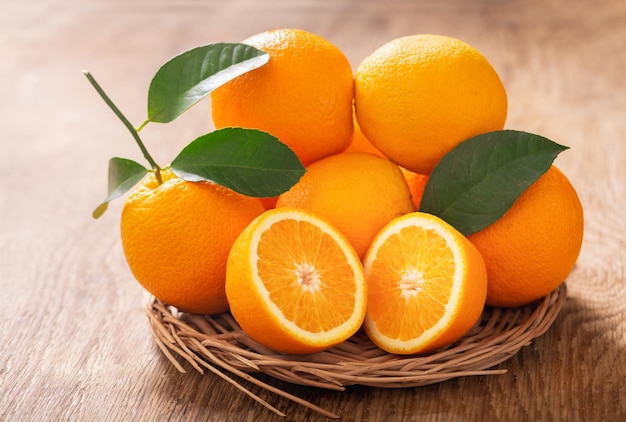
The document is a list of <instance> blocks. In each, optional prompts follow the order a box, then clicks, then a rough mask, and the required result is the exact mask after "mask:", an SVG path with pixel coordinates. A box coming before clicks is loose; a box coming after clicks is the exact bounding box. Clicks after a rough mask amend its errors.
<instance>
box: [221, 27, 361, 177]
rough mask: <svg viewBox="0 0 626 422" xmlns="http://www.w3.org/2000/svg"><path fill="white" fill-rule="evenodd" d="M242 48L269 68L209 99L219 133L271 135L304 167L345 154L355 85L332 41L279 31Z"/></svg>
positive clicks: (262, 35) (246, 76)
mask: <svg viewBox="0 0 626 422" xmlns="http://www.w3.org/2000/svg"><path fill="white" fill-rule="evenodd" d="M243 43H245V44H248V45H252V46H254V47H256V48H258V49H260V50H263V51H266V52H267V53H269V55H270V60H269V62H268V63H267V64H266V65H264V66H262V67H260V68H258V69H255V70H253V71H250V72H248V73H246V74H244V75H241V76H239V77H237V78H236V79H234V80H232V81H230V82H228V83H226V84H225V85H223V86H221V87H219V88H217V89H216V90H215V91H213V93H212V94H211V101H212V112H213V122H214V124H215V127H216V128H218V129H219V128H223V127H226V126H240V127H247V128H255V129H260V130H263V131H266V132H269V133H271V134H272V135H274V136H276V137H277V138H278V139H280V140H281V141H282V142H284V143H285V144H287V145H288V146H289V147H291V149H292V150H293V151H294V152H295V153H296V154H297V155H298V157H299V158H300V160H301V161H302V163H303V164H304V165H307V164H309V163H311V162H313V161H315V160H318V159H320V158H322V157H325V156H328V155H332V154H336V153H339V152H341V151H343V150H344V149H345V148H346V147H347V146H348V144H349V143H350V139H351V137H352V129H353V127H352V103H353V99H354V79H353V74H352V67H351V65H350V62H349V61H348V59H347V58H346V56H345V55H344V54H343V52H342V51H341V50H340V49H339V48H338V47H336V46H335V45H334V44H332V43H331V42H329V41H328V40H326V39H324V38H322V37H320V36H318V35H315V34H312V33H310V32H307V31H303V30H300V29H290V28H285V29H276V30H271V31H266V32H262V33H260V34H257V35H254V36H252V37H250V38H248V39H246V40H244V41H243Z"/></svg>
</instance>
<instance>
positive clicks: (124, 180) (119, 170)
mask: <svg viewBox="0 0 626 422" xmlns="http://www.w3.org/2000/svg"><path fill="white" fill-rule="evenodd" d="M147 172H148V170H147V169H146V168H145V167H144V166H142V165H141V164H139V163H137V162H136V161H133V160H129V159H127V158H119V157H113V158H111V159H110V160H109V196H107V197H106V199H105V200H104V201H102V203H101V204H100V205H98V207H97V208H96V209H95V210H94V211H93V213H92V216H93V218H98V217H100V216H101V215H102V214H104V212H105V211H106V210H107V207H108V205H109V202H110V201H112V200H113V199H115V198H117V197H119V196H122V195H123V194H125V193H126V192H128V191H129V190H130V189H131V188H132V187H133V186H135V185H136V184H137V183H139V181H140V180H141V179H143V177H144V176H145V175H146V173H147Z"/></svg>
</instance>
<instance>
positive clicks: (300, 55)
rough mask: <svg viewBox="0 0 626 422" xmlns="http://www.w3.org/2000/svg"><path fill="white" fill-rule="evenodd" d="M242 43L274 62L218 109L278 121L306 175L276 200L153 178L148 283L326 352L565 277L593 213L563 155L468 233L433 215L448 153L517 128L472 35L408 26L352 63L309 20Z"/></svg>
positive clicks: (138, 265)
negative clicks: (424, 202) (432, 181)
mask: <svg viewBox="0 0 626 422" xmlns="http://www.w3.org/2000/svg"><path fill="white" fill-rule="evenodd" d="M243 42H244V43H246V44H249V45H252V46H255V47H257V48H259V49H261V50H264V51H266V52H268V53H269V55H270V60H269V62H268V64H267V65H265V66H263V67H261V68H259V69H256V70H254V71H251V72H248V73H246V74H244V75H242V76H240V77H238V78H236V79H235V80H233V81H231V82H228V83H227V84H225V85H223V86H222V87H220V88H218V89H217V90H215V91H214V92H213V93H212V113H213V122H214V124H215V126H216V128H218V129H219V128H222V127H229V126H238V127H247V128H256V129H260V130H264V131H267V132H269V133H271V134H273V135H274V136H276V137H277V138H278V139H280V140H281V141H282V142H284V143H285V144H287V145H288V146H289V147H290V148H291V149H292V150H293V151H294V152H295V153H296V154H297V155H298V157H299V158H300V160H301V161H302V163H303V164H304V165H305V166H306V167H307V172H306V173H305V175H304V176H303V177H302V178H301V179H300V181H299V182H298V183H296V184H295V185H294V186H293V187H292V188H291V189H290V190H289V191H287V192H285V193H284V194H282V195H280V197H278V198H264V199H262V200H259V199H256V198H249V197H245V196H242V195H239V194H235V193H234V192H232V191H229V190H228V189H225V188H221V187H219V186H216V185H214V184H212V183H210V182H185V181H183V180H181V179H178V178H176V177H175V176H173V175H169V176H167V177H166V179H168V180H166V181H165V182H164V183H163V184H161V185H157V184H156V183H155V181H154V180H150V179H148V180H147V181H145V183H144V184H143V186H142V187H141V188H139V189H138V190H137V191H136V192H135V193H134V194H132V195H131V196H130V197H129V199H128V200H127V202H126V204H125V206H124V210H123V214H122V224H121V229H122V244H123V247H124V253H125V256H126V257H127V261H128V263H129V266H130V269H131V270H132V272H133V274H134V275H135V277H136V278H137V280H138V281H139V282H140V283H141V284H142V285H143V286H144V288H146V290H148V291H149V292H151V293H152V294H154V295H155V296H156V297H158V298H159V299H161V300H163V301H164V302H166V303H168V304H171V305H173V306H176V307H177V308H179V309H180V310H182V311H186V312H191V313H217V312H224V311H226V310H229V309H230V311H231V312H232V314H233V316H234V317H235V319H236V320H237V321H238V323H239V324H240V325H241V327H242V329H243V330H244V331H246V332H247V333H248V334H249V335H250V337H252V338H253V339H255V340H256V341H258V342H259V343H261V344H264V345H266V346H267V347H270V348H272V349H274V350H277V351H279V352H284V353H312V352H316V351H319V350H323V349H325V348H328V347H331V346H333V345H335V344H338V343H340V342H342V341H344V340H345V339H347V338H349V337H350V336H351V335H353V334H354V333H355V332H356V331H357V330H358V329H359V328H360V327H361V326H363V327H364V329H365V331H366V332H367V334H368V335H369V336H370V338H371V339H372V341H373V342H374V343H375V344H377V345H378V346H379V347H381V348H382V349H384V350H386V351H388V352H390V353H402V354H413V353H423V352H427V351H431V350H435V349H437V348H440V347H444V346H446V345H449V344H451V343H453V342H455V341H456V340H458V339H459V338H461V337H462V336H463V335H464V334H466V333H467V331H468V330H469V329H470V328H471V327H472V326H473V325H474V324H475V323H476V321H477V320H478V319H479V317H480V315H481V313H482V310H483V308H484V307H485V305H489V306H504V307H513V306H520V305H524V304H528V303H531V302H533V301H535V300H537V299H539V298H541V297H543V296H545V295H546V294H548V293H549V292H551V291H552V290H554V289H555V288H557V287H558V285H559V284H560V283H562V282H563V280H564V279H565V278H566V277H567V275H568V274H569V272H570V271H571V269H572V268H573V265H574V263H575V261H576V260H577V257H578V254H579V251H580V247H581V243H582V234H583V213H582V208H581V205H580V202H579V200H578V197H577V194H576V191H575V190H574V188H573V187H572V185H571V184H570V182H569V181H568V180H567V178H566V177H565V176H564V175H563V173H562V172H561V171H559V170H558V169H557V168H556V167H554V166H552V167H551V168H550V169H549V170H548V171H547V172H546V173H545V174H544V175H543V176H542V177H540V178H539V179H538V180H537V181H536V182H535V183H534V184H532V185H531V186H530V188H528V189H527V190H526V191H525V192H524V193H523V194H522V195H521V196H520V197H519V198H518V199H517V201H516V202H515V203H514V205H513V206H512V207H511V208H510V210H509V211H508V212H507V213H506V214H505V215H504V216H503V217H502V218H500V219H499V220H498V221H496V222H495V223H493V224H492V225H490V226H488V227H487V228H485V229H483V230H481V231H479V232H477V233H474V234H472V235H470V236H464V235H463V234H461V233H460V232H458V231H457V230H456V229H455V228H454V227H452V226H451V225H449V224H448V223H446V222H444V221H443V220H441V219H440V218H438V217H436V216H433V215H429V214H426V213H423V212H419V211H418V209H419V203H420V198H421V194H422V192H423V190H424V186H425V184H426V182H427V180H428V176H429V174H430V172H431V171H432V170H433V168H434V167H435V166H436V165H437V163H438V162H439V160H440V159H441V158H442V157H443V156H444V155H445V154H446V153H448V152H449V151H450V150H452V149H453V148H454V147H455V146H456V145H458V144H459V143H460V142H462V141H464V140H466V139H468V138H470V137H473V136H475V135H478V134H481V133H486V132H490V131H495V130H500V129H503V127H504V124H505V120H506V116H507V96H506V92H505V89H504V87H503V84H502V82H501V80H500V78H499V76H498V74H497V73H496V71H495V70H494V69H493V67H492V66H491V64H490V63H489V62H488V61H487V60H486V59H485V58H484V57H483V56H482V55H481V53H480V52H478V51H477V50H476V49H475V48H473V47H471V46H470V45H468V44H466V43H464V42H462V41H460V40H457V39H454V38H450V37H446V36H439V35H412V36H407V37H402V38H398V39H395V40H393V41H391V42H389V43H387V44H385V45H383V46H381V47H380V48H379V49H378V50H376V51H374V52H373V53H372V54H371V55H370V56H369V57H367V58H366V59H365V60H363V61H362V62H361V64H359V66H358V67H357V69H356V72H355V74H353V72H352V69H351V66H350V63H349V62H348V60H347V58H346V57H345V55H344V54H343V53H342V52H341V50H340V49H338V48H337V47H336V46H334V45H333V44H331V43H330V42H328V41H327V40H325V39H323V38H321V37H319V36H317V35H315V34H311V33H309V32H306V31H302V30H296V29H281V30H274V31H268V32H264V33H261V34H257V35H255V36H253V37H251V38H249V39H247V40H244V41H243Z"/></svg>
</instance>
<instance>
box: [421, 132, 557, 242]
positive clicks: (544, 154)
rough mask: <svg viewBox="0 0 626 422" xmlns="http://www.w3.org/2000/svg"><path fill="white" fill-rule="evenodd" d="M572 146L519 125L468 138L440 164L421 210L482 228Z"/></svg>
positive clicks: (469, 229) (463, 227)
mask: <svg viewBox="0 0 626 422" xmlns="http://www.w3.org/2000/svg"><path fill="white" fill-rule="evenodd" d="M567 148H568V147H566V146H563V145H559V144H557V143H555V142H553V141H551V140H549V139H546V138H544V137H542V136H539V135H534V134H532V133H527V132H521V131H514V130H502V131H496V132H490V133H486V134H483V135H478V136H476V137H474V138H471V139H468V140H467V141H465V142H462V143H460V144H459V145H458V146H457V147H456V148H455V149H453V150H452V151H450V152H449V153H448V154H447V155H446V156H444V157H443V159H442V160H441V161H440V162H439V164H438V165H437V167H435V169H434V170H433V172H432V173H431V175H430V177H429V179H428V183H427V184H426V187H425V189H424V195H423V197H422V202H421V204H420V211H424V212H428V213H430V214H434V215H437V216H439V217H441V218H442V219H444V220H445V221H447V222H448V223H450V224H451V225H452V226H454V227H455V228H456V229H457V230H459V231H460V232H461V233H463V234H464V235H470V234H472V233H474V232H477V231H479V230H482V229H483V228H485V227H487V226H488V225H490V224H492V223H493V222H495V221H496V220H497V219H499V218H500V217H502V215H504V213H505V212H506V211H507V210H508V209H509V208H510V207H511V206H512V205H513V203H514V202H515V200H516V199H517V198H518V197H519V195H521V194H522V192H524V191H525V190H526V189H527V188H528V187H529V186H530V185H531V184H532V183H533V182H534V181H536V180H537V179H538V178H539V177H540V176H541V175H542V174H544V173H545V172H546V171H548V169H549V168H550V166H551V164H552V162H553V161H554V159H555V158H556V156H557V155H558V154H559V153H560V152H562V151H564V150H566V149H567Z"/></svg>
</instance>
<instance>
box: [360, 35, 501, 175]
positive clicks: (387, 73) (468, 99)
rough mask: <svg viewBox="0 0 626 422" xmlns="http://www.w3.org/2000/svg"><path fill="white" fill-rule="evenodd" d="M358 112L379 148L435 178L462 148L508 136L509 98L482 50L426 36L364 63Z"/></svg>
mask: <svg viewBox="0 0 626 422" xmlns="http://www.w3.org/2000/svg"><path fill="white" fill-rule="evenodd" d="M355 108H356V115H357V120H358V122H359V126H360V127H361V130H362V131H363V133H364V134H365V135H366V137H367V139H369V141H370V142H371V143H372V144H373V145H374V146H375V147H376V148H378V149H379V150H380V151H381V152H382V153H383V154H385V156H387V157H389V159H390V160H392V161H394V162H396V163H397V164H398V165H400V166H401V167H404V168H406V169H408V170H411V171H413V172H416V173H420V174H425V175H428V174H430V173H431V172H432V170H433V168H434V167H435V165H436V164H437V163H438V162H439V160H441V158H442V157H443V156H444V155H445V154H446V153H447V152H449V151H450V150H451V149H453V148H454V147H455V146H456V145H457V144H459V143H460V142H462V141H464V140H466V139H468V138H470V137H473V136H475V135H478V134H481V133H485V132H490V131H494V130H500V129H502V128H503V127H504V123H505V120H506V115H507V96H506V92H505V89H504V86H503V85H502V82H501V80H500V78H499V76H498V74H497V73H496V71H495V70H494V69H493V67H492V66H491V64H490V63H489V62H488V61H487V60H486V59H485V57H483V56H482V54H481V53H480V52H478V51H477V50H476V49H475V48H473V47H471V46H470V45H468V44H466V43H464V42H462V41H460V40H457V39H454V38H450V37H446V36H440V35H430V34H422V35H410V36H406V37H401V38H397V39H395V40H392V41H390V42H389V43H387V44H385V45H383V46H381V47H380V48H379V49H377V50H376V51H374V52H373V53H372V54H371V55H370V56H368V57H367V58H365V59H364V60H363V61H362V62H361V63H360V64H359V66H358V67H357V70H356V75H355Z"/></svg>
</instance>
